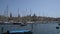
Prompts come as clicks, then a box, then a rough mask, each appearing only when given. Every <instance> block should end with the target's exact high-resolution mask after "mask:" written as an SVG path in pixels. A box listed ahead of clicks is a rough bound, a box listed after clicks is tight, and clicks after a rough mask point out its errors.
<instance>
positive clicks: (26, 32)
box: [2, 30, 33, 34]
mask: <svg viewBox="0 0 60 34" xmlns="http://www.w3.org/2000/svg"><path fill="white" fill-rule="evenodd" d="M32 33H33V32H32V31H30V30H10V31H7V32H5V33H2V34H32Z"/></svg>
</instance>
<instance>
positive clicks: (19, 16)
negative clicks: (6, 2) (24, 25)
mask: <svg viewBox="0 0 60 34" xmlns="http://www.w3.org/2000/svg"><path fill="white" fill-rule="evenodd" d="M19 19H20V14H19V8H18V22H19Z"/></svg>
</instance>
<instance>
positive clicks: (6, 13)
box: [4, 5, 8, 21]
mask: <svg viewBox="0 0 60 34" xmlns="http://www.w3.org/2000/svg"><path fill="white" fill-rule="evenodd" d="M4 16H5V17H6V18H5V19H4V21H8V5H7V7H6V10H5V11H4Z"/></svg>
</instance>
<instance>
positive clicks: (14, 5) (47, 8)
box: [0, 0, 60, 17]
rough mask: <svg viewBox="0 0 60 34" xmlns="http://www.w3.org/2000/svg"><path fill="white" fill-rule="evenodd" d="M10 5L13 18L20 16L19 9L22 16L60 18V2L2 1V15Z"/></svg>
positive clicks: (43, 0) (40, 0) (59, 0)
mask: <svg viewBox="0 0 60 34" xmlns="http://www.w3.org/2000/svg"><path fill="white" fill-rule="evenodd" d="M7 5H8V11H9V13H10V12H12V13H13V16H17V15H18V8H19V13H20V15H28V14H30V9H31V14H32V15H33V14H34V13H35V14H36V15H37V16H47V17H60V0H0V14H1V15H4V11H6V7H7Z"/></svg>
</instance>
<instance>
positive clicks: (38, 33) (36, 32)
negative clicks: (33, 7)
mask: <svg viewBox="0 0 60 34" xmlns="http://www.w3.org/2000/svg"><path fill="white" fill-rule="evenodd" d="M57 26H58V27H60V26H59V25H58V23H55V22H54V23H45V24H41V23H34V24H27V25H26V26H21V25H13V24H5V25H0V34H1V31H2V28H3V32H6V31H7V30H24V29H26V30H31V31H32V32H33V34H59V32H60V29H56V27H57Z"/></svg>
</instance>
